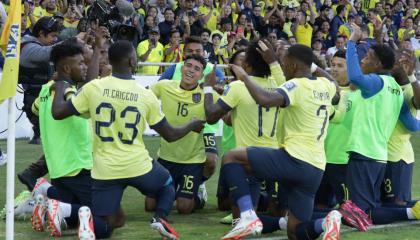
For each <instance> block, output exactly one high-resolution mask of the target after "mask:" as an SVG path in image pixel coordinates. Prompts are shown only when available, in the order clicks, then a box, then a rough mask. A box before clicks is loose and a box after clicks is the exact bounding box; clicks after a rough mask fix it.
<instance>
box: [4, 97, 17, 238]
mask: <svg viewBox="0 0 420 240" xmlns="http://www.w3.org/2000/svg"><path fill="white" fill-rule="evenodd" d="M15 115H16V108H15V96H13V97H11V98H9V99H8V135H7V188H6V189H7V190H6V240H13V238H14V210H15V209H14V196H15V136H16V133H15V118H16V116H15Z"/></svg>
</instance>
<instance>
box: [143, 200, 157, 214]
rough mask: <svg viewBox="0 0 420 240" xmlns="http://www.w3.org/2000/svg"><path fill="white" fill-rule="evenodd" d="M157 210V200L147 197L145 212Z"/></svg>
mask: <svg viewBox="0 0 420 240" xmlns="http://www.w3.org/2000/svg"><path fill="white" fill-rule="evenodd" d="M155 210H156V199H154V198H151V197H146V199H144V211H146V212H154V211H155Z"/></svg>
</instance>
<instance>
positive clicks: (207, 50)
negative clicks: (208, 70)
mask: <svg viewBox="0 0 420 240" xmlns="http://www.w3.org/2000/svg"><path fill="white" fill-rule="evenodd" d="M210 35H211V32H210V30H208V29H207V28H205V29H203V31H202V33H201V35H200V39H201V42H202V44H203V49H204V58H205V59H206V60H207V61H209V57H210V56H214V49H213V44H212V43H211V42H210Z"/></svg>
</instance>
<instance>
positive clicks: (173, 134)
mask: <svg viewBox="0 0 420 240" xmlns="http://www.w3.org/2000/svg"><path fill="white" fill-rule="evenodd" d="M203 127H204V121H202V120H198V119H193V120H191V121H190V122H189V123H187V124H185V125H182V126H176V127H175V126H172V125H171V124H169V123H168V121H166V119H165V118H163V119H162V121H160V122H159V123H158V124H156V125H154V126H151V128H152V129H153V130H155V131H156V132H157V133H159V134H160V136H162V137H163V138H164V139H165V140H166V141H168V142H174V141H176V140H178V139H180V138H182V137H184V136H185V135H187V134H188V133H189V132H191V131H193V132H197V133H199V132H201V130H203Z"/></svg>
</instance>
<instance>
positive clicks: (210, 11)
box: [198, 0, 220, 31]
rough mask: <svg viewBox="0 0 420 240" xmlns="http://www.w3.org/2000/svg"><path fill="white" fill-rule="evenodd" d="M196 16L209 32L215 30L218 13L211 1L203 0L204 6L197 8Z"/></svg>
mask: <svg viewBox="0 0 420 240" xmlns="http://www.w3.org/2000/svg"><path fill="white" fill-rule="evenodd" d="M198 14H199V16H200V18H201V21H202V22H203V24H204V27H205V28H208V29H209V30H210V31H215V30H216V29H217V19H218V17H219V15H220V13H219V11H218V10H217V9H216V8H215V7H214V6H213V0H204V5H203V6H200V7H199V8H198Z"/></svg>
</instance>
